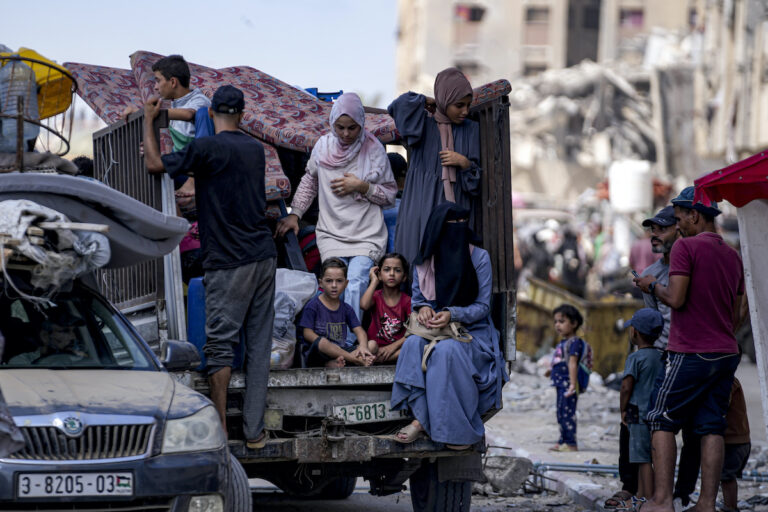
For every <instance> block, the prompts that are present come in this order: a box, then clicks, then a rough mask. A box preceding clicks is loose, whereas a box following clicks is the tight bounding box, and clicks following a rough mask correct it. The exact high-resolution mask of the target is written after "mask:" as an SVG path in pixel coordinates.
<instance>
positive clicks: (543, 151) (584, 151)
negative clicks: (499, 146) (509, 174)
mask: <svg viewBox="0 0 768 512" xmlns="http://www.w3.org/2000/svg"><path fill="white" fill-rule="evenodd" d="M509 97H510V104H511V107H512V108H511V109H510V131H511V133H512V139H513V144H512V147H513V148H518V149H517V151H516V152H513V153H515V154H513V160H514V163H515V165H517V166H521V167H527V168H530V167H532V166H533V164H534V163H535V160H536V158H537V157H540V156H544V155H546V156H548V157H550V158H552V157H555V158H557V159H560V160H566V161H574V162H577V163H578V164H580V165H582V166H584V167H591V166H594V165H606V164H607V163H609V162H611V161H613V160H619V159H627V158H631V159H636V160H649V161H652V162H653V161H655V160H656V140H655V135H654V129H653V108H652V103H651V100H650V75H649V73H647V72H644V71H642V70H638V69H637V68H635V69H627V68H611V67H607V66H603V65H600V64H596V63H594V62H592V61H588V60H585V61H583V62H582V63H581V64H579V65H577V66H573V67H570V68H566V69H553V70H549V71H546V72H544V73H542V74H541V75H539V76H537V77H533V78H523V79H520V80H518V81H515V82H513V83H512V93H511V94H510V96H509ZM516 142H519V143H520V144H516ZM526 142H527V144H526Z"/></svg>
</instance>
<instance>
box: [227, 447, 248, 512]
mask: <svg viewBox="0 0 768 512" xmlns="http://www.w3.org/2000/svg"><path fill="white" fill-rule="evenodd" d="M225 499H226V504H225V505H226V506H225V509H226V510H227V511H228V512H251V511H252V510H253V501H252V498H251V487H250V485H249V484H248V475H247V474H246V473H245V469H243V466H242V464H240V461H238V460H237V458H235V456H234V455H231V454H230V456H229V485H228V486H227V495H226V497H225Z"/></svg>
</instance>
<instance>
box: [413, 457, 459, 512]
mask: <svg viewBox="0 0 768 512" xmlns="http://www.w3.org/2000/svg"><path fill="white" fill-rule="evenodd" d="M410 484H411V504H412V505H413V510H414V512H468V511H469V506H470V504H471V503H472V482H461V481H456V480H448V481H445V482H440V481H439V480H438V479H437V463H435V462H428V461H424V462H423V463H422V464H421V467H420V468H419V469H417V470H416V472H415V473H413V474H412V475H411V478H410Z"/></svg>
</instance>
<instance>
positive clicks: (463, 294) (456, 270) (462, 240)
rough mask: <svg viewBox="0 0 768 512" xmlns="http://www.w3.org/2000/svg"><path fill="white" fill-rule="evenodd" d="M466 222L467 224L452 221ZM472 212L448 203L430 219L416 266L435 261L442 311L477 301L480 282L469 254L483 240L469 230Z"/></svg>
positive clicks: (438, 301)
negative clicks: (432, 259) (431, 259)
mask: <svg viewBox="0 0 768 512" xmlns="http://www.w3.org/2000/svg"><path fill="white" fill-rule="evenodd" d="M460 219H465V220H464V221H463V222H448V221H450V220H453V221H455V220H460ZM468 219H469V210H467V209H466V208H462V207H461V206H459V205H457V204H455V203H451V202H445V203H441V204H439V205H437V206H436V207H435V209H434V210H432V214H431V215H430V216H429V220H428V221H427V226H426V228H425V230H424V235H423V236H422V239H421V248H420V250H419V253H418V255H417V256H416V259H415V260H414V263H415V264H416V265H421V264H422V263H425V262H427V261H429V258H431V257H433V256H434V258H435V296H436V297H435V298H436V301H437V307H438V309H442V308H446V307H449V306H461V307H463V306H469V305H470V304H472V303H474V302H475V300H476V299H477V294H478V290H479V287H478V282H477V272H475V266H474V265H473V264H472V257H471V254H470V252H469V245H470V244H477V243H478V242H479V240H478V239H477V237H476V236H475V234H474V233H473V232H472V230H471V229H469V221H468Z"/></svg>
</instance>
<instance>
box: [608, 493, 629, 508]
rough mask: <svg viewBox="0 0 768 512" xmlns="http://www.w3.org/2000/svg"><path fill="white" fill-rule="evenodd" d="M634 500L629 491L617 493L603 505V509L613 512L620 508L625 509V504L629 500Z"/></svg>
mask: <svg viewBox="0 0 768 512" xmlns="http://www.w3.org/2000/svg"><path fill="white" fill-rule="evenodd" d="M630 499H632V493H631V492H629V491H623V490H622V491H617V492H616V493H615V494H614V495H613V496H611V497H610V498H608V499H607V500H605V503H603V508H604V509H607V510H612V509H615V508H619V507H624V503H625V502H626V501H627V500H630Z"/></svg>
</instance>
